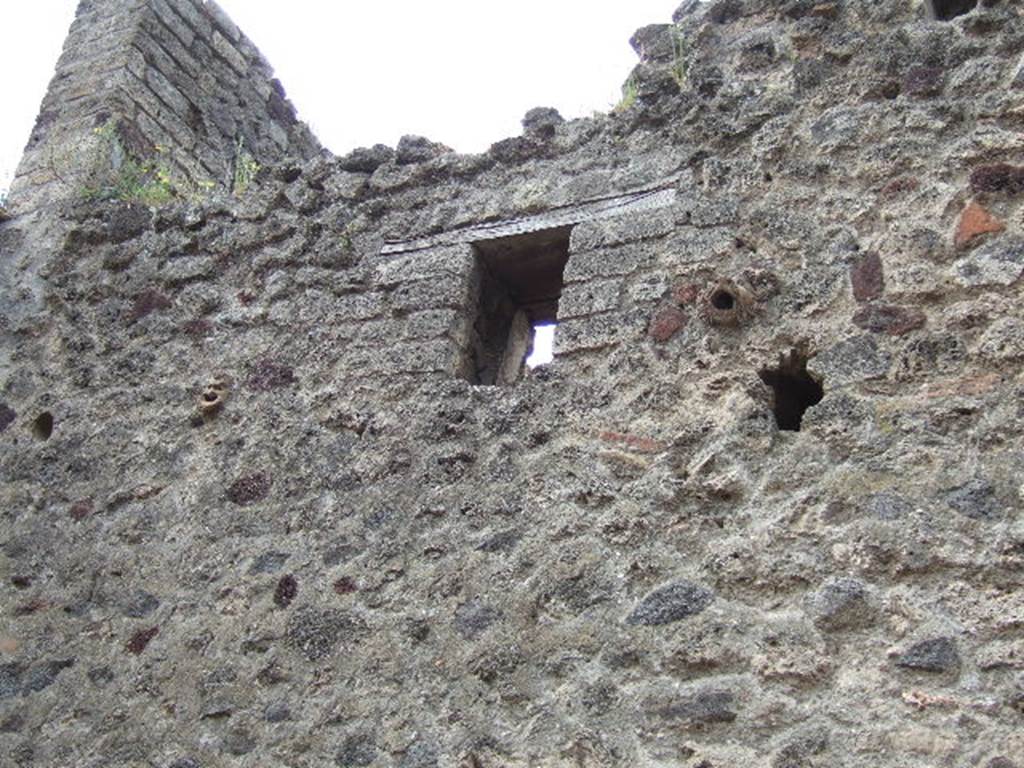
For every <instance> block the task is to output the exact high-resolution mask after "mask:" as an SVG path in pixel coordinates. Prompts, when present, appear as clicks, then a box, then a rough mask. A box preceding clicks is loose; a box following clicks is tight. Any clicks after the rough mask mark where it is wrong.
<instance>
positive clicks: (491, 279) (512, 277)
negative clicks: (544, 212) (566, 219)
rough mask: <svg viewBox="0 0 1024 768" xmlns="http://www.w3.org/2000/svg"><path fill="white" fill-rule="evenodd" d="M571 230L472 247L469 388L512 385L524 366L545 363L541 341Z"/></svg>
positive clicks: (551, 316)
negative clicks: (475, 286) (475, 279)
mask: <svg viewBox="0 0 1024 768" xmlns="http://www.w3.org/2000/svg"><path fill="white" fill-rule="evenodd" d="M571 230H572V228H571V227H562V228H559V229H548V230H542V231H540V232H530V233H528V234H524V235H516V236H513V237H503V238H497V239H494V240H487V241H482V242H478V243H475V244H474V248H475V250H476V255H477V270H478V276H479V290H478V298H477V306H476V319H475V322H474V324H473V329H472V333H471V338H470V343H469V348H468V350H467V352H466V356H465V360H464V364H463V370H464V371H465V375H466V378H468V379H469V381H471V382H472V383H474V384H485V385H495V384H496V385H504V384H512V383H514V382H515V381H517V380H518V379H519V378H520V377H521V376H522V373H523V370H524V367H526V366H527V365H529V366H530V367H533V366H535V365H541V364H543V363H545V362H550V360H551V357H550V356H546V355H543V354H542V353H543V352H544V350H545V349H547V350H550V349H551V343H549V342H548V341H547V339H548V338H551V339H553V337H554V331H555V322H556V320H557V319H558V300H559V298H561V295H562V276H563V273H564V271H565V265H566V262H568V260H569V233H570V232H571ZM534 353H536V354H534ZM547 354H548V355H550V352H548V353H547ZM545 357H546V359H545Z"/></svg>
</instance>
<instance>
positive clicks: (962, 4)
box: [931, 0, 978, 21]
mask: <svg viewBox="0 0 1024 768" xmlns="http://www.w3.org/2000/svg"><path fill="white" fill-rule="evenodd" d="M931 4H932V13H933V14H934V15H935V18H936V19H938V20H939V21H949V20H950V19H955V18H956V17H957V16H963V15H964V14H965V13H970V12H971V11H973V10H974V9H975V8H976V7H977V6H978V0H931Z"/></svg>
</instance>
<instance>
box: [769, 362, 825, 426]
mask: <svg viewBox="0 0 1024 768" xmlns="http://www.w3.org/2000/svg"><path fill="white" fill-rule="evenodd" d="M807 360H808V356H807V355H806V354H805V353H803V352H802V351H800V350H797V349H794V350H790V352H789V354H788V355H785V354H783V355H780V356H779V364H778V366H776V367H766V368H762V369H761V370H760V371H758V376H760V377H761V381H763V382H764V383H765V384H766V385H768V386H769V387H771V389H772V413H773V414H775V423H776V424H777V425H778V427H779V429H781V430H785V431H788V432H799V431H800V425H801V424H802V423H803V418H804V413H806V412H807V409H808V408H811V407H812V406H815V405H817V404H818V403H820V402H821V399H822V398H823V397H824V396H825V390H824V389H823V388H822V386H821V382H819V381H818V380H817V379H815V378H814V377H813V376H811V374H810V373H808V372H807Z"/></svg>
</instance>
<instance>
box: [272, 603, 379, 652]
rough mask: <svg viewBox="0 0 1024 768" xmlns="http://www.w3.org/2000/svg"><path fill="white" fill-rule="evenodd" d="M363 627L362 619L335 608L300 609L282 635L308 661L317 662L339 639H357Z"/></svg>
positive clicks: (332, 648) (340, 640)
mask: <svg viewBox="0 0 1024 768" xmlns="http://www.w3.org/2000/svg"><path fill="white" fill-rule="evenodd" d="M365 629H366V625H365V624H364V623H363V621H362V619H360V618H359V617H357V616H355V615H354V614H351V613H348V612H345V611H336V610H323V611H321V610H316V609H314V608H303V609H301V610H299V611H296V612H295V613H294V614H293V615H292V617H291V619H290V620H289V621H288V628H287V630H286V631H285V638H286V640H287V642H288V644H289V645H290V646H291V647H292V648H294V649H295V650H297V651H299V652H300V653H301V654H302V655H303V656H305V657H306V659H308V660H309V661H319V660H320V659H323V658H325V657H327V656H329V655H330V654H331V653H333V652H334V649H335V648H337V647H338V645H340V644H341V643H342V642H343V641H345V640H349V639H354V638H358V637H359V636H360V635H361V634H362V633H363V632H364V631H365Z"/></svg>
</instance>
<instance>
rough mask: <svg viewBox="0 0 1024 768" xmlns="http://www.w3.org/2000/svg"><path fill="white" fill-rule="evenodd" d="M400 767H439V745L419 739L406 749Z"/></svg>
mask: <svg viewBox="0 0 1024 768" xmlns="http://www.w3.org/2000/svg"><path fill="white" fill-rule="evenodd" d="M398 768H437V747H436V746H435V745H434V744H431V743H430V742H426V741H417V742H415V743H414V744H413V745H412V746H410V747H409V749H407V750H406V751H405V754H404V755H402V759H401V760H400V761H399V763H398Z"/></svg>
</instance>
